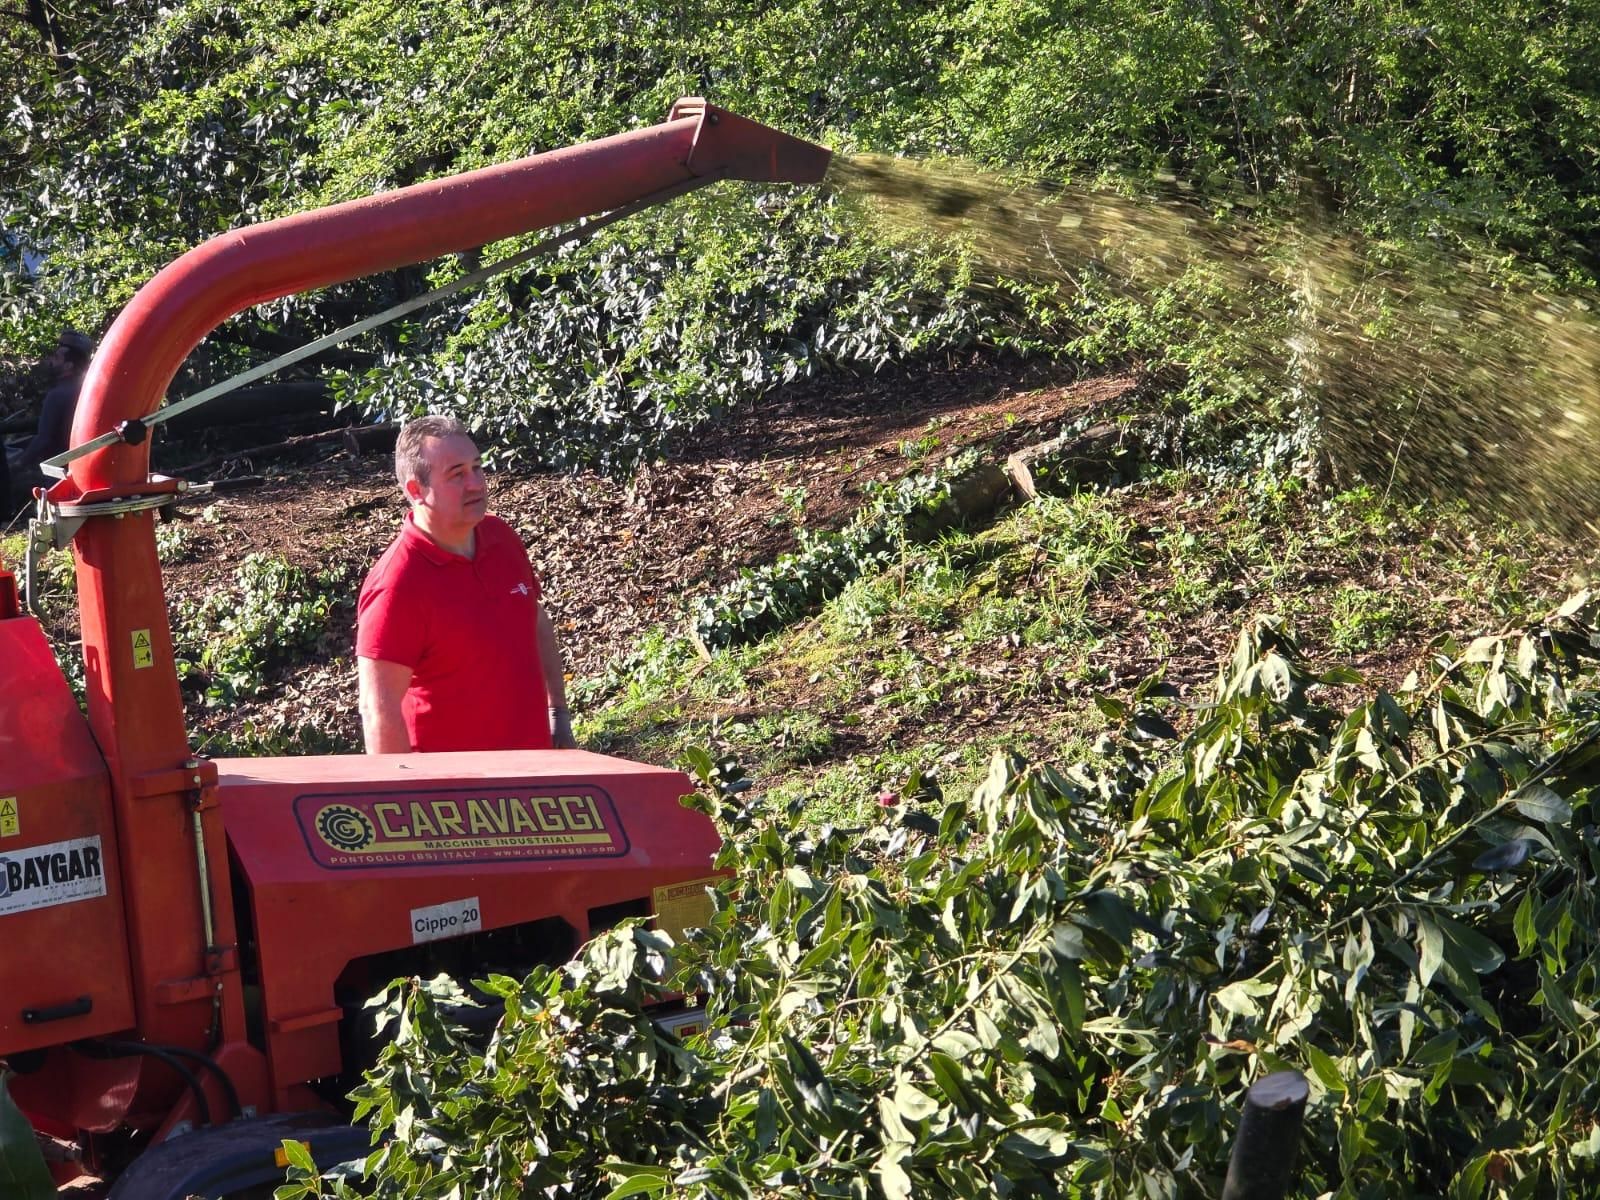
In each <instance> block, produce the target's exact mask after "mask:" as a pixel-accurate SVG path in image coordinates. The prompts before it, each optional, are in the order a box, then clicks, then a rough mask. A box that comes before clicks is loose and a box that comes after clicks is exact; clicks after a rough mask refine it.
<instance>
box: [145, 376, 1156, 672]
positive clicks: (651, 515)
mask: <svg viewBox="0 0 1600 1200" xmlns="http://www.w3.org/2000/svg"><path fill="white" fill-rule="evenodd" d="M1134 386H1135V379H1134V377H1133V376H1132V375H1110V376H1101V377H1097V378H1094V379H1088V380H1074V379H1073V378H1072V373H1071V372H1069V371H1066V370H1062V369H1060V368H1055V369H1051V368H1050V367H1048V366H1047V365H1044V364H1021V363H1001V364H982V365H978V366H971V367H964V368H953V369H949V370H945V371H936V372H928V373H924V374H917V375H902V376H898V377H894V378H869V379H864V380H859V381H847V382H845V383H843V384H842V385H841V384H840V383H838V382H833V383H830V384H828V385H817V386H808V387H802V388H793V389H790V390H789V391H788V392H787V393H785V394H783V395H782V396H781V397H780V398H778V399H776V400H775V401H773V402H770V403H763V404H760V405H752V406H750V407H749V408H748V409H747V410H745V411H743V412H740V413H738V414H736V415H735V416H733V417H732V418H731V419H730V420H727V421H725V422H722V423H719V424H716V425H713V426H709V427H707V428H706V429H704V430H702V431H700V432H698V433H696V434H694V435H693V436H691V437H688V438H685V439H682V440H681V441H680V442H679V443H677V444H675V445H673V446H671V447H669V448H668V449H667V451H666V452H665V453H664V454H663V455H662V457H661V458H659V459H658V460H657V461H656V462H654V463H653V464H651V465H649V466H647V467H645V468H644V469H643V470H641V471H640V472H639V473H638V474H637V475H636V476H635V477H634V478H633V479H631V480H629V481H627V482H625V483H623V482H617V481H615V480H612V479H608V478H606V477H603V476H600V475H597V474H595V473H593V472H583V473H579V474H575V475H555V474H547V475H525V476H519V477H504V476H502V477H498V478H493V477H492V478H491V485H490V486H491V489H492V501H491V504H492V508H493V509H494V511H495V512H497V513H499V514H500V515H501V516H502V517H504V518H505V519H506V520H508V521H509V522H511V524H512V525H514V526H515V527H516V528H517V529H518V530H519V531H520V532H521V533H522V534H523V536H524V538H525V540H526V541H527V544H528V546H529V552H530V554H531V556H532V558H533V562H534V569H535V570H536V571H537V572H538V574H539V576H540V579H541V580H542V581H543V584H544V587H545V591H546V596H547V599H548V603H549V606H550V610H551V613H552V615H553V617H554V618H555V620H556V622H557V625H558V627H559V628H560V629H561V631H562V635H563V642H564V647H565V650H566V653H567V656H568V660H569V667H570V668H571V670H572V671H573V673H574V674H579V675H581V674H585V673H587V672H589V671H592V670H594V669H596V668H598V667H599V666H600V665H601V664H602V663H604V662H605V661H606V660H607V659H608V658H610V657H611V656H613V655H614V654H616V653H617V652H619V651H621V650H624V649H626V648H627V647H628V646H629V645H631V644H632V642H633V640H634V639H635V638H636V637H637V636H638V634H639V632H640V631H641V630H642V629H643V628H645V627H648V626H649V625H652V624H654V623H657V622H659V621H660V620H661V619H662V618H663V616H665V615H667V614H668V613H670V612H672V611H673V609H674V607H675V606H676V605H677V604H678V603H679V602H680V600H681V598H682V597H683V595H684V594H685V593H686V591H687V590H690V589H705V588H710V587H715V586H717V585H718V584H720V583H722V582H724V581H726V580H727V579H729V578H732V577H733V576H734V575H736V574H737V573H738V571H739V569H740V568H742V567H749V566H756V565H759V564H761V563H765V562H769V561H771V560H772V559H773V558H775V557H777V556H778V555H779V554H781V553H783V552H784V551H786V550H791V549H793V548H794V546H795V531H796V528H797V520H799V521H803V524H804V525H805V527H807V528H810V529H812V530H821V529H836V528H838V527H840V526H841V525H843V524H845V523H846V522H847V521H848V520H849V519H850V518H851V517H852V516H853V515H854V514H855V512H856V511H857V510H858V509H859V508H860V506H861V504H862V502H863V498H864V496H865V495H866V491H867V489H868V487H869V486H870V485H871V484H873V483H876V482H882V481H892V480H895V479H898V478H901V477H903V476H905V475H907V474H910V473H912V472H914V471H918V470H923V469H926V467H927V466H928V465H930V464H931V463H934V462H937V461H939V460H940V459H941V458H943V457H944V456H945V455H946V454H948V453H950V452H952V451H954V450H957V449H959V448H962V447H965V446H969V445H973V444H978V443H981V444H984V445H988V446H992V447H994V448H995V452H996V453H1005V452H1009V451H1010V450H1012V449H1014V448H1017V447H1020V446H1025V445H1028V444H1031V443H1032V442H1035V441H1040V440H1043V439H1044V438H1047V437H1049V436H1050V435H1051V433H1052V432H1053V431H1055V430H1056V429H1058V428H1059V427H1060V426H1061V424H1062V423H1063V422H1064V421H1066V420H1069V419H1071V418H1073V417H1075V416H1078V415H1079V414H1081V413H1083V412H1085V411H1087V410H1090V409H1094V408H1097V407H1099V406H1102V405H1104V404H1106V403H1108V402H1110V401H1113V400H1115V399H1116V398H1117V397H1119V396H1124V395H1126V394H1127V393H1129V392H1130V390H1131V389H1132V388H1133V387H1134ZM243 465H244V466H247V467H250V466H253V467H255V469H256V470H258V471H259V472H260V473H261V474H263V475H265V476H266V478H267V482H266V483H265V485H263V486H262V487H260V488H256V489H251V490H247V491H239V492H232V493H228V494H226V495H222V496H219V497H217V498H215V499H214V500H212V501H211V502H210V503H209V504H208V505H207V506H206V510H207V511H206V517H205V519H201V518H200V516H199V510H198V508H197V507H194V506H191V507H190V508H189V509H187V510H186V511H185V512H183V514H182V515H181V516H180V518H179V519H180V520H182V521H184V522H185V525H186V534H185V538H186V544H187V547H188V552H187V553H186V554H185V556H184V559H183V561H182V562H179V563H177V564H174V565H172V566H170V567H169V568H168V569H167V588H168V593H169V596H171V597H178V596H185V595H189V596H198V595H203V594H205V593H207V592H209V591H212V590H214V589H217V588H220V587H226V586H227V585H228V584H229V582H230V581H231V579H232V577H233V572H234V569H235V567H236V566H237V564H238V562H239V560H240V559H242V558H243V557H244V556H245V555H246V554H250V553H252V552H262V553H273V554H281V555H283V556H284V557H285V558H287V559H289V561H291V562H293V563H295V564H296V565H299V566H307V567H324V566H327V565H330V564H333V563H355V564H368V563H370V562H371V561H372V560H373V559H374V558H376V557H377V555H378V554H379V553H380V552H381V551H382V550H383V548H384V546H385V545H387V544H388V542H389V540H390V539H391V538H392V537H393V536H394V532H395V529H396V527H397V525H398V522H399V521H400V520H401V518H402V516H403V515H404V511H405V510H404V506H403V505H402V503H401V500H400V496H399V492H398V490H397V489H396V487H395V484H394V478H393V475H392V473H391V463H390V460H389V458H388V456H387V455H383V454H368V455H363V456H360V457H352V456H350V455H349V454H347V453H345V452H343V451H339V452H333V453H330V454H327V455H326V456H325V457H322V458H318V459H311V460H302V461H300V462H295V463H288V462H282V461H277V462H263V463H259V464H251V463H248V462H245V463H244V464H243Z"/></svg>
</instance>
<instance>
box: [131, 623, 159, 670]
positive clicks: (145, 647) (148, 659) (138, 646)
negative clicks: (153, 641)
mask: <svg viewBox="0 0 1600 1200" xmlns="http://www.w3.org/2000/svg"><path fill="white" fill-rule="evenodd" d="M155 662H156V655H155V651H154V650H152V649H151V648H150V631H149V630H148V629H135V630H134V631H133V665H134V667H135V668H138V667H153V666H155Z"/></svg>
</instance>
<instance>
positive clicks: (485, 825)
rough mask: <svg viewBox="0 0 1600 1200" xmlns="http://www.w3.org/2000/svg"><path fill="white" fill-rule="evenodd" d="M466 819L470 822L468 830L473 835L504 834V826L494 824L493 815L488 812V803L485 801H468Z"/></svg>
mask: <svg viewBox="0 0 1600 1200" xmlns="http://www.w3.org/2000/svg"><path fill="white" fill-rule="evenodd" d="M467 819H468V821H469V822H470V824H469V825H468V829H470V830H471V832H472V833H473V834H474V835H477V834H480V833H504V832H505V827H504V826H502V825H496V824H495V823H494V814H493V813H491V812H490V811H489V802H488V801H487V800H468V801H467Z"/></svg>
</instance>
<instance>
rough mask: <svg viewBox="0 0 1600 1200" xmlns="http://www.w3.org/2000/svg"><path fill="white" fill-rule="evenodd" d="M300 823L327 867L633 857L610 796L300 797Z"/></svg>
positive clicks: (586, 791)
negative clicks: (625, 855)
mask: <svg viewBox="0 0 1600 1200" xmlns="http://www.w3.org/2000/svg"><path fill="white" fill-rule="evenodd" d="M294 813H295V820H296V821H297V822H298V823H299V825H300V831H301V833H302V834H303V835H304V837H305V840H306V846H307V848H308V849H309V850H310V851H311V857H312V858H313V859H315V860H316V862H317V863H319V864H320V865H322V866H324V867H336V868H342V867H414V866H429V865H437V864H442V863H492V862H514V861H526V860H528V859H541V858H611V857H616V856H618V855H622V854H626V853H627V852H628V838H627V834H626V833H625V832H624V830H623V828H622V821H621V819H620V818H619V817H618V816H617V810H616V806H615V805H614V804H613V803H612V802H611V797H610V796H608V795H607V794H606V793H605V792H604V791H603V790H601V789H600V788H597V787H593V786H591V785H588V784H578V785H568V786H566V787H563V788H561V789H559V790H555V789H552V791H551V792H550V793H543V794H542V793H538V792H533V791H515V792H512V791H501V790H496V791H495V792H492V793H484V792H468V791H452V792H363V793H360V794H354V795H352V794H338V795H328V794H322V795H312V796H297V797H296V798H295V802H294Z"/></svg>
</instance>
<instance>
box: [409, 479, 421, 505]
mask: <svg viewBox="0 0 1600 1200" xmlns="http://www.w3.org/2000/svg"><path fill="white" fill-rule="evenodd" d="M406 499H407V500H409V501H410V502H411V503H412V504H421V503H422V485H421V484H420V483H418V482H417V481H416V480H415V479H408V480H406Z"/></svg>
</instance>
